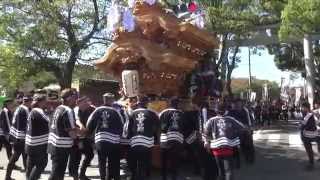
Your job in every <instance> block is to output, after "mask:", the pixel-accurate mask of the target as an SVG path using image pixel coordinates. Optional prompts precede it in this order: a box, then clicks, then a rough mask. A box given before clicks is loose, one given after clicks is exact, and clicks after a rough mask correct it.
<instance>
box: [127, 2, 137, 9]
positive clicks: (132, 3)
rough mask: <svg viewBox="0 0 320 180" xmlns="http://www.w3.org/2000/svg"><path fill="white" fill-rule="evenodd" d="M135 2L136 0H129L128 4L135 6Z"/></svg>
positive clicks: (131, 6) (130, 6)
mask: <svg viewBox="0 0 320 180" xmlns="http://www.w3.org/2000/svg"><path fill="white" fill-rule="evenodd" d="M135 2H136V1H135V0H128V6H129V8H133V7H134V4H135Z"/></svg>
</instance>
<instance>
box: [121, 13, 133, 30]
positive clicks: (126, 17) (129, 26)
mask: <svg viewBox="0 0 320 180" xmlns="http://www.w3.org/2000/svg"><path fill="white" fill-rule="evenodd" d="M122 18H123V19H122V26H123V27H124V29H125V30H126V31H128V32H132V31H134V28H135V22H134V16H133V14H132V12H131V11H130V9H126V10H125V11H124V12H123V17H122Z"/></svg>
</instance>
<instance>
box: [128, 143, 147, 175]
mask: <svg viewBox="0 0 320 180" xmlns="http://www.w3.org/2000/svg"><path fill="white" fill-rule="evenodd" d="M151 158H152V156H151V148H142V147H133V148H131V149H130V152H129V168H130V170H131V173H132V177H131V180H146V179H148V177H149V174H148V171H150V169H151V167H150V166H151V163H150V161H151Z"/></svg>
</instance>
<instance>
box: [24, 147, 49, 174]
mask: <svg viewBox="0 0 320 180" xmlns="http://www.w3.org/2000/svg"><path fill="white" fill-rule="evenodd" d="M47 163H48V155H47V153H46V152H43V153H39V154H31V155H30V154H29V155H28V157H27V170H26V176H27V180H37V179H40V176H41V173H42V172H43V171H44V169H45V168H46V166H47Z"/></svg>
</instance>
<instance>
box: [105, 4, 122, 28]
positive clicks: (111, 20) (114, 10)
mask: <svg viewBox="0 0 320 180" xmlns="http://www.w3.org/2000/svg"><path fill="white" fill-rule="evenodd" d="M120 19H121V12H120V11H119V8H118V5H116V4H114V5H112V7H111V8H110V11H109V14H108V17H107V31H108V32H114V31H115V30H116V28H117V25H118V24H119V22H120Z"/></svg>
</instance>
